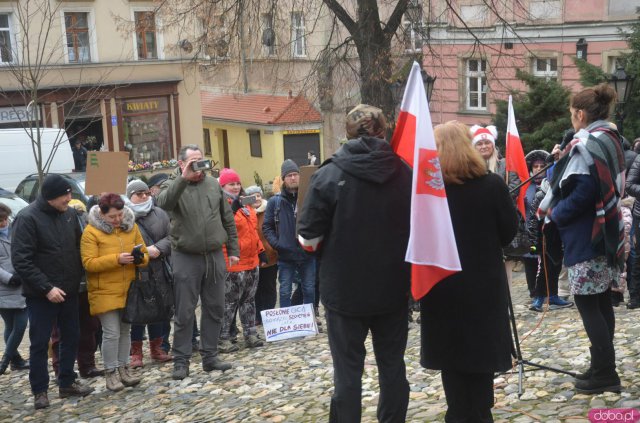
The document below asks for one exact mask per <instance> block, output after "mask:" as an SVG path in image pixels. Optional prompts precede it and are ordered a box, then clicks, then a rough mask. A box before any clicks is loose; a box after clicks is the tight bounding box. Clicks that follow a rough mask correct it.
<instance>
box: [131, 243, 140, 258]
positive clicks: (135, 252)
mask: <svg viewBox="0 0 640 423" xmlns="http://www.w3.org/2000/svg"><path fill="white" fill-rule="evenodd" d="M141 254H142V244H138V245H136V246H135V247H133V250H131V255H132V256H134V257H135V256H136V255H141Z"/></svg>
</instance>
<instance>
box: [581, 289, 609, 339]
mask: <svg viewBox="0 0 640 423" xmlns="http://www.w3.org/2000/svg"><path fill="white" fill-rule="evenodd" d="M573 298H574V299H575V302H576V307H577V308H578V312H580V317H582V324H583V325H584V330H585V332H587V336H588V337H589V341H590V342H591V345H592V346H593V347H596V348H603V349H605V350H607V349H610V348H613V335H614V333H615V331H616V318H615V315H614V313H613V306H612V305H611V289H608V290H606V291H605V292H603V293H601V294H595V295H574V296H573Z"/></svg>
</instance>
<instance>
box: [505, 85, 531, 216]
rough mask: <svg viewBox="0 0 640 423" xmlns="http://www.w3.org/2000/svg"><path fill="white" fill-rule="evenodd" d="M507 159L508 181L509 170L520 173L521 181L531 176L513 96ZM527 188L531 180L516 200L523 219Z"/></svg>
mask: <svg viewBox="0 0 640 423" xmlns="http://www.w3.org/2000/svg"><path fill="white" fill-rule="evenodd" d="M505 161H506V170H507V172H506V177H507V181H506V182H507V183H508V182H509V172H515V173H516V174H518V178H520V182H521V183H522V182H523V181H526V180H527V179H528V178H529V169H528V168H527V161H526V160H525V158H524V150H522V143H521V142H520V135H519V134H518V128H517V127H516V116H515V114H514V113H513V103H512V99H511V96H509V114H508V117H507V148H506V151H505ZM527 188H529V182H527V183H526V184H524V185H523V186H521V187H520V193H519V194H518V201H517V202H516V207H517V208H518V210H520V213H521V214H522V217H523V219H526V218H527V216H526V214H525V208H524V197H525V196H526V194H527Z"/></svg>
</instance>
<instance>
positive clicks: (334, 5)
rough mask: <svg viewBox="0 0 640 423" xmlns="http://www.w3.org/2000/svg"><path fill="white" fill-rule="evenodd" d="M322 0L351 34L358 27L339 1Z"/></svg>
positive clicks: (405, 0)
mask: <svg viewBox="0 0 640 423" xmlns="http://www.w3.org/2000/svg"><path fill="white" fill-rule="evenodd" d="M400 1H401V2H403V1H404V2H407V1H408V0H400ZM322 2H323V3H324V4H326V5H327V7H328V8H329V10H331V11H332V12H333V13H334V14H335V15H336V16H337V17H338V19H340V22H342V25H344V27H345V28H347V31H349V33H350V34H351V35H353V34H355V33H356V31H357V29H358V28H357V26H356V23H355V21H354V20H353V19H352V18H351V16H349V13H348V12H347V11H346V10H344V8H343V7H342V6H341V5H340V3H338V2H337V1H336V0H322Z"/></svg>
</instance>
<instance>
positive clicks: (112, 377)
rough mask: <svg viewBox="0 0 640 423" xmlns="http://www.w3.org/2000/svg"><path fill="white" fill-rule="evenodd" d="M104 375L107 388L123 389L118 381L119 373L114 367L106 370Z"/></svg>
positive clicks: (116, 390)
mask: <svg viewBox="0 0 640 423" xmlns="http://www.w3.org/2000/svg"><path fill="white" fill-rule="evenodd" d="M104 375H105V380H106V382H107V389H108V390H110V391H113V392H118V391H122V390H123V389H124V385H123V384H122V382H120V375H119V374H118V371H117V370H116V369H110V370H106V371H105V372H104Z"/></svg>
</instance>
